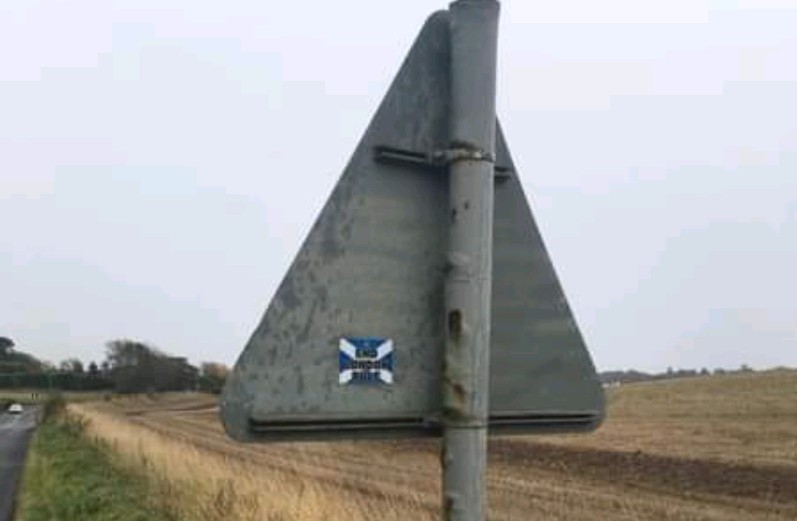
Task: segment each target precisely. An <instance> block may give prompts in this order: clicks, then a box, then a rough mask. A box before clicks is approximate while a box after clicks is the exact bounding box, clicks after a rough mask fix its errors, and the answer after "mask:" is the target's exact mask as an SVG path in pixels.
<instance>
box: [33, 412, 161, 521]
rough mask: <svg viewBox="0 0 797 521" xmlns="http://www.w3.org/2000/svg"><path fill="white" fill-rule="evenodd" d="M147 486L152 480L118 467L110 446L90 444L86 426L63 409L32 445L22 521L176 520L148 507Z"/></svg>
mask: <svg viewBox="0 0 797 521" xmlns="http://www.w3.org/2000/svg"><path fill="white" fill-rule="evenodd" d="M48 408H50V407H48ZM56 409H58V408H57V407H56ZM146 486H147V481H146V480H144V479H142V478H140V477H137V476H135V475H132V474H130V473H127V472H124V471H122V470H121V469H120V468H118V466H116V465H114V462H113V456H112V452H111V451H110V450H109V448H108V447H107V446H106V445H103V444H101V443H98V442H91V441H89V440H88V439H86V437H85V436H84V425H83V423H82V421H80V420H78V419H77V418H75V417H69V416H67V415H65V414H64V413H63V411H62V410H55V411H51V413H50V414H47V418H46V419H45V421H44V422H43V423H42V424H41V425H40V427H39V429H38V431H37V432H36V434H35V435H34V438H33V440H32V443H31V446H30V452H29V454H28V460H27V464H26V468H25V477H24V481H23V486H22V501H21V502H20V504H19V505H18V510H19V511H18V513H17V519H18V520H19V521H71V520H75V521H77V520H80V521H106V520H107V521H111V520H113V521H161V520H163V521H167V520H169V519H171V518H170V517H168V516H167V515H165V513H164V512H161V511H159V510H158V508H157V507H156V506H153V505H148V504H146V499H145V498H146V497H147V494H146Z"/></svg>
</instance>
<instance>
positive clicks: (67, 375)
mask: <svg viewBox="0 0 797 521" xmlns="http://www.w3.org/2000/svg"><path fill="white" fill-rule="evenodd" d="M14 347H15V344H14V342H13V340H11V339H10V338H8V337H0V389H10V388H25V389H59V390H65V391H97V390H111V391H115V392H118V393H155V392H166V391H203V392H209V393H217V394H218V393H220V392H221V389H222V388H223V386H224V382H225V381H226V378H227V375H228V373H229V369H228V368H227V366H225V365H224V364H220V363H215V362H203V363H202V364H201V365H200V367H199V368H197V367H196V366H193V365H191V364H190V363H188V360H187V359H186V358H185V357H179V356H170V355H168V354H166V353H164V352H162V351H160V350H159V349H157V348H155V347H153V346H150V345H148V344H146V343H144V342H140V341H137V340H128V339H121V340H112V341H110V342H108V343H107V344H106V346H105V347H106V357H105V360H104V361H102V362H101V364H99V365H98V364H97V363H95V362H93V361H92V362H90V363H89V364H88V366H84V365H83V362H82V361H81V360H80V359H78V358H74V357H71V358H67V359H65V360H63V361H62V362H60V363H59V364H58V365H57V366H55V365H53V364H50V363H47V362H42V361H39V360H37V359H36V358H35V357H33V356H32V355H29V354H26V353H22V352H20V351H16V350H15V349H14Z"/></svg>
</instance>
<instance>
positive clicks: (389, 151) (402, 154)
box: [374, 145, 512, 181]
mask: <svg viewBox="0 0 797 521" xmlns="http://www.w3.org/2000/svg"><path fill="white" fill-rule="evenodd" d="M447 157H448V155H446V154H445V153H444V152H440V153H436V154H426V153H424V152H416V151H414V150H404V149H401V148H395V147H388V146H383V145H379V146H376V147H374V160H375V161H376V162H378V163H392V164H399V165H409V166H417V167H421V168H428V169H432V170H443V169H446V168H447V167H448V165H449V163H450V161H449V160H448V159H446V158H447ZM494 168H495V179H496V180H497V181H500V180H505V179H508V178H510V177H512V176H511V175H510V172H511V169H510V168H509V167H508V166H502V165H495V167H494Z"/></svg>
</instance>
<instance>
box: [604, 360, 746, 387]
mask: <svg viewBox="0 0 797 521" xmlns="http://www.w3.org/2000/svg"><path fill="white" fill-rule="evenodd" d="M752 372H754V370H753V369H751V368H750V366H748V365H747V364H742V365H741V366H740V367H739V368H738V369H723V368H716V369H713V370H711V371H710V370H709V369H708V368H706V367H703V368H702V369H700V370H697V369H673V368H672V367H668V368H667V371H665V372H663V373H645V372H642V371H637V370H635V369H629V370H627V371H603V372H602V373H600V374H599V375H598V378H599V379H600V381H601V382H602V383H604V384H618V383H620V384H625V383H634V382H648V381H653V380H667V379H671V378H693V377H695V376H709V375H712V374H714V375H723V374H734V373H752Z"/></svg>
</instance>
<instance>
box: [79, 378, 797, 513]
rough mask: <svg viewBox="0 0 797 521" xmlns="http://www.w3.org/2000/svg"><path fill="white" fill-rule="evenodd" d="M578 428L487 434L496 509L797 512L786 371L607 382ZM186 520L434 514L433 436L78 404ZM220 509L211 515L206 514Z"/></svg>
mask: <svg viewBox="0 0 797 521" xmlns="http://www.w3.org/2000/svg"><path fill="white" fill-rule="evenodd" d="M608 397H609V412H608V419H607V420H606V422H605V424H604V425H603V426H602V427H601V428H600V429H599V430H598V431H597V432H596V433H593V434H588V435H578V436H575V435H574V436H542V437H526V436H524V437H503V438H493V439H491V442H490V453H489V473H488V488H489V512H490V513H489V518H490V519H491V520H514V519H517V520H548V519H551V520H595V519H613V520H614V519H628V520H637V519H650V520H692V519H694V520H697V519H706V520H723V521H725V520H759V519H771V520H792V521H793V520H794V519H797V371H788V370H783V371H772V372H765V373H753V374H734V375H726V376H711V377H700V378H691V379H681V380H668V381H660V382H654V383H640V384H632V385H626V386H621V387H617V388H612V389H609V390H608ZM72 408H73V410H75V411H76V412H78V413H80V414H83V415H85V416H87V417H88V418H89V419H90V424H89V432H90V433H92V434H93V435H95V436H97V437H99V438H103V439H105V440H107V441H109V442H110V443H111V446H112V447H114V448H115V449H116V450H117V451H118V452H119V453H120V454H122V455H123V456H124V458H126V459H125V461H126V462H127V463H126V464H128V465H132V466H136V465H137V466H139V467H141V468H142V469H143V470H144V471H145V472H147V473H148V474H152V475H153V476H156V478H157V479H155V480H154V482H155V485H153V486H154V489H153V494H154V496H157V495H158V494H161V495H163V500H164V501H166V502H167V503H169V505H168V506H169V507H170V508H172V509H173V510H174V511H175V513H177V514H182V515H183V516H185V517H184V518H185V519H189V518H191V519H233V520H235V519H253V520H254V519H265V520H285V521H287V520H297V521H298V520H311V519H313V520H315V519H330V520H336V519H347V520H350V519H363V520H364V519H373V518H374V517H378V518H380V519H395V520H404V519H406V520H415V519H437V518H438V515H439V514H438V512H439V504H440V499H439V494H440V489H439V472H440V471H439V456H438V454H439V444H438V442H437V441H434V440H402V441H387V442H373V441H368V442H336V443H309V444H308V443H302V444H292V443H288V444H285V443H283V444H271V445H244V444H239V443H236V442H233V441H231V440H229V439H228V438H227V437H226V436H225V434H224V432H223V429H222V426H221V424H220V423H219V420H218V409H217V405H216V400H215V397H211V396H206V395H197V394H180V395H178V394H174V395H163V396H155V397H131V398H116V399H114V400H111V401H104V402H95V403H91V404H75V405H73V406H72ZM214 516H216V517H214Z"/></svg>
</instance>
